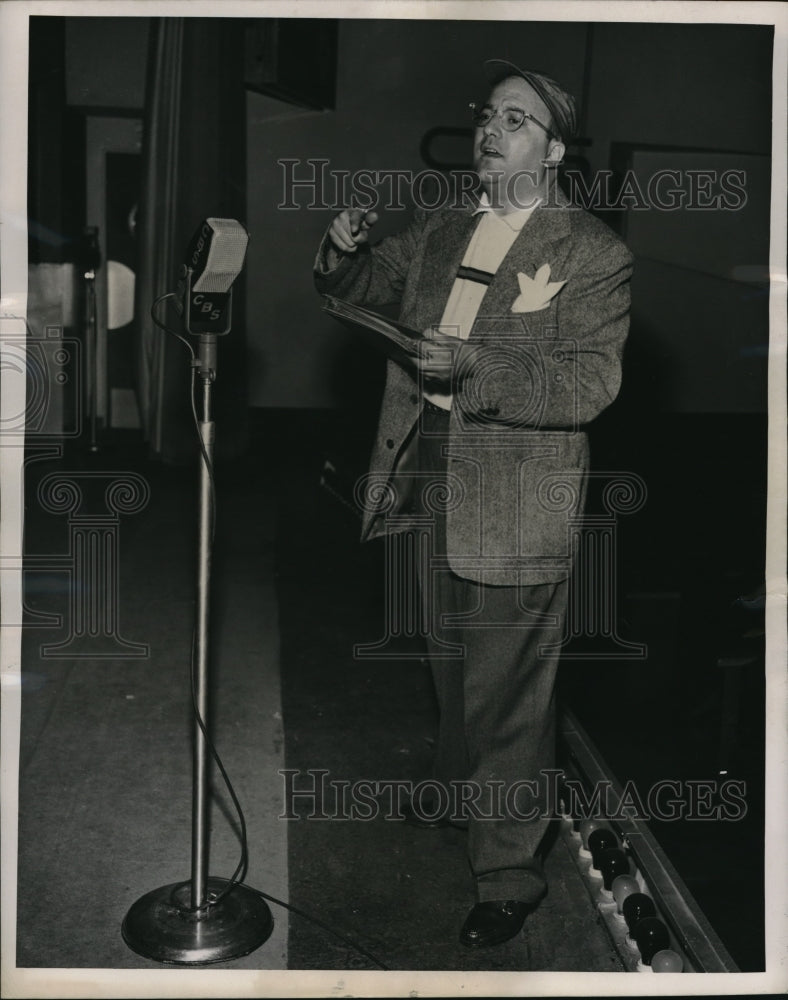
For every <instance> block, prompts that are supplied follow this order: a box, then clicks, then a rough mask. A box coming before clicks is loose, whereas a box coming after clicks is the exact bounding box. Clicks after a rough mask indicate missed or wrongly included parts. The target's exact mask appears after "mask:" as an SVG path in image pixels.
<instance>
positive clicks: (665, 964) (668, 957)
mask: <svg viewBox="0 0 788 1000" xmlns="http://www.w3.org/2000/svg"><path fill="white" fill-rule="evenodd" d="M651 971H652V972H683V971H684V959H683V958H682V957H681V955H679V954H678V952H675V951H673V950H672V949H671V948H663V949H662V951H658V952H657V953H656V955H655V956H654V957H653V958H652V959H651Z"/></svg>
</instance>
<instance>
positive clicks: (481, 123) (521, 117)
mask: <svg viewBox="0 0 788 1000" xmlns="http://www.w3.org/2000/svg"><path fill="white" fill-rule="evenodd" d="M468 107H469V108H470V109H471V120H472V121H473V124H474V125H475V126H476V127H477V128H484V127H485V126H486V125H489V124H490V122H491V121H492V120H493V118H495V116H496V115H498V117H499V118H500V119H501V125H502V127H503V129H504V131H505V132H516V131H517V129H518V128H520V127H521V126H522V124H523V122H524V121H525V120H526V118H527V119H528V121H530V122H533V123H534V125H538V126H539V128H540V129H541V130H542V131H543V132H546V133H547V134H548V135H549V136H550V138H551V139H558V138H559V137H558V136H557V135H556V134H555V132H552V131H551V130H550V129H549V128H548V127H547V126H546V125H543V124H542V123H541V122H540V121H539V119H538V118H534V116H533V115H529V114H528V112H527V111H523V110H522V109H521V108H503V109H501V110H493V108H491V107H490V106H489V104H485V105H484V106H483V107H481V108H479V107H477V106H476V104H474V103H473V102H471V103H470V104H469V105H468Z"/></svg>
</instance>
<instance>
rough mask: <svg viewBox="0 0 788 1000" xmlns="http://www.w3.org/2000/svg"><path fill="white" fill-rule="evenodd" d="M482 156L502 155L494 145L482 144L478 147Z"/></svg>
mask: <svg viewBox="0 0 788 1000" xmlns="http://www.w3.org/2000/svg"><path fill="white" fill-rule="evenodd" d="M480 152H481V154H482V156H503V154H502V153H501V152H500V151H499V150H497V149H496V148H495V146H482V147H481V149H480Z"/></svg>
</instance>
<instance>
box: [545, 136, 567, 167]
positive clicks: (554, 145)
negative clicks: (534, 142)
mask: <svg viewBox="0 0 788 1000" xmlns="http://www.w3.org/2000/svg"><path fill="white" fill-rule="evenodd" d="M565 153H566V146H564V144H563V143H562V142H561V140H560V139H553V140H552V141H551V142H550V145H549V147H548V149H547V156H546V157H545V158H544V159H543V160H542V163H543V164H544V165H545V166H546V167H557V166H558V164H559V163H560V162H561V160H563V158H564V154H565Z"/></svg>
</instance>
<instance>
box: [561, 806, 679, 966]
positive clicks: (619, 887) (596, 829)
mask: <svg viewBox="0 0 788 1000" xmlns="http://www.w3.org/2000/svg"><path fill="white" fill-rule="evenodd" d="M564 822H565V823H566V824H567V825H569V826H571V833H572V837H573V839H574V840H575V842H576V846H577V850H578V855H579V857H580V859H581V863H585V864H583V867H584V868H585V866H586V865H587V866H588V867H587V868H585V873H586V876H587V878H588V880H589V882H590V883H591V884H592V886H595V884H596V883H598V882H599V883H601V884H600V885H599V887H598V889H597V892H596V894H595V895H596V898H597V907H598V909H599V911H600V913H601V914H602V915H603V916H604V917H605V918H607V922H608V925H609V926H610V927H611V930H612V931H613V933H614V938H620V937H621V934H622V932H623V928H624V926H626V934H624V937H623V941H624V944H625V945H626V947H627V948H628V949H629V950H630V951H631V952H632V953H633V955H634V954H639V959H638V962H637V966H636V968H637V971H638V972H683V971H684V959H683V958H682V956H681V955H680V954H679V952H678V951H676V950H674V949H673V948H671V947H670V944H671V939H670V931H669V930H668V927H667V925H666V924H665V923H664V922H663V921H662V920H660V918H659V916H658V914H657V908H656V905H655V903H654V900H653V899H652V898H651V896H649V895H648V893H647V892H646V891H645V890H646V885H645V880H644V879H643V876H642V875H641V874H640V872H638V871H637V869H636V868H634V866H633V865H632V863H631V859H630V856H629V855H628V854H627V852H626V851H625V850H624V846H623V845H622V844H621V842H620V840H619V837H618V834H617V833H616V832H615V830H614V829H613V828H612V826H611V824H610V823H609V822H608V820H606V819H604V818H598V819H585V820H582V821H579V822H578V821H577V820H574V819H573V818H572V817H571V816H564ZM616 932H617V933H616Z"/></svg>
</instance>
